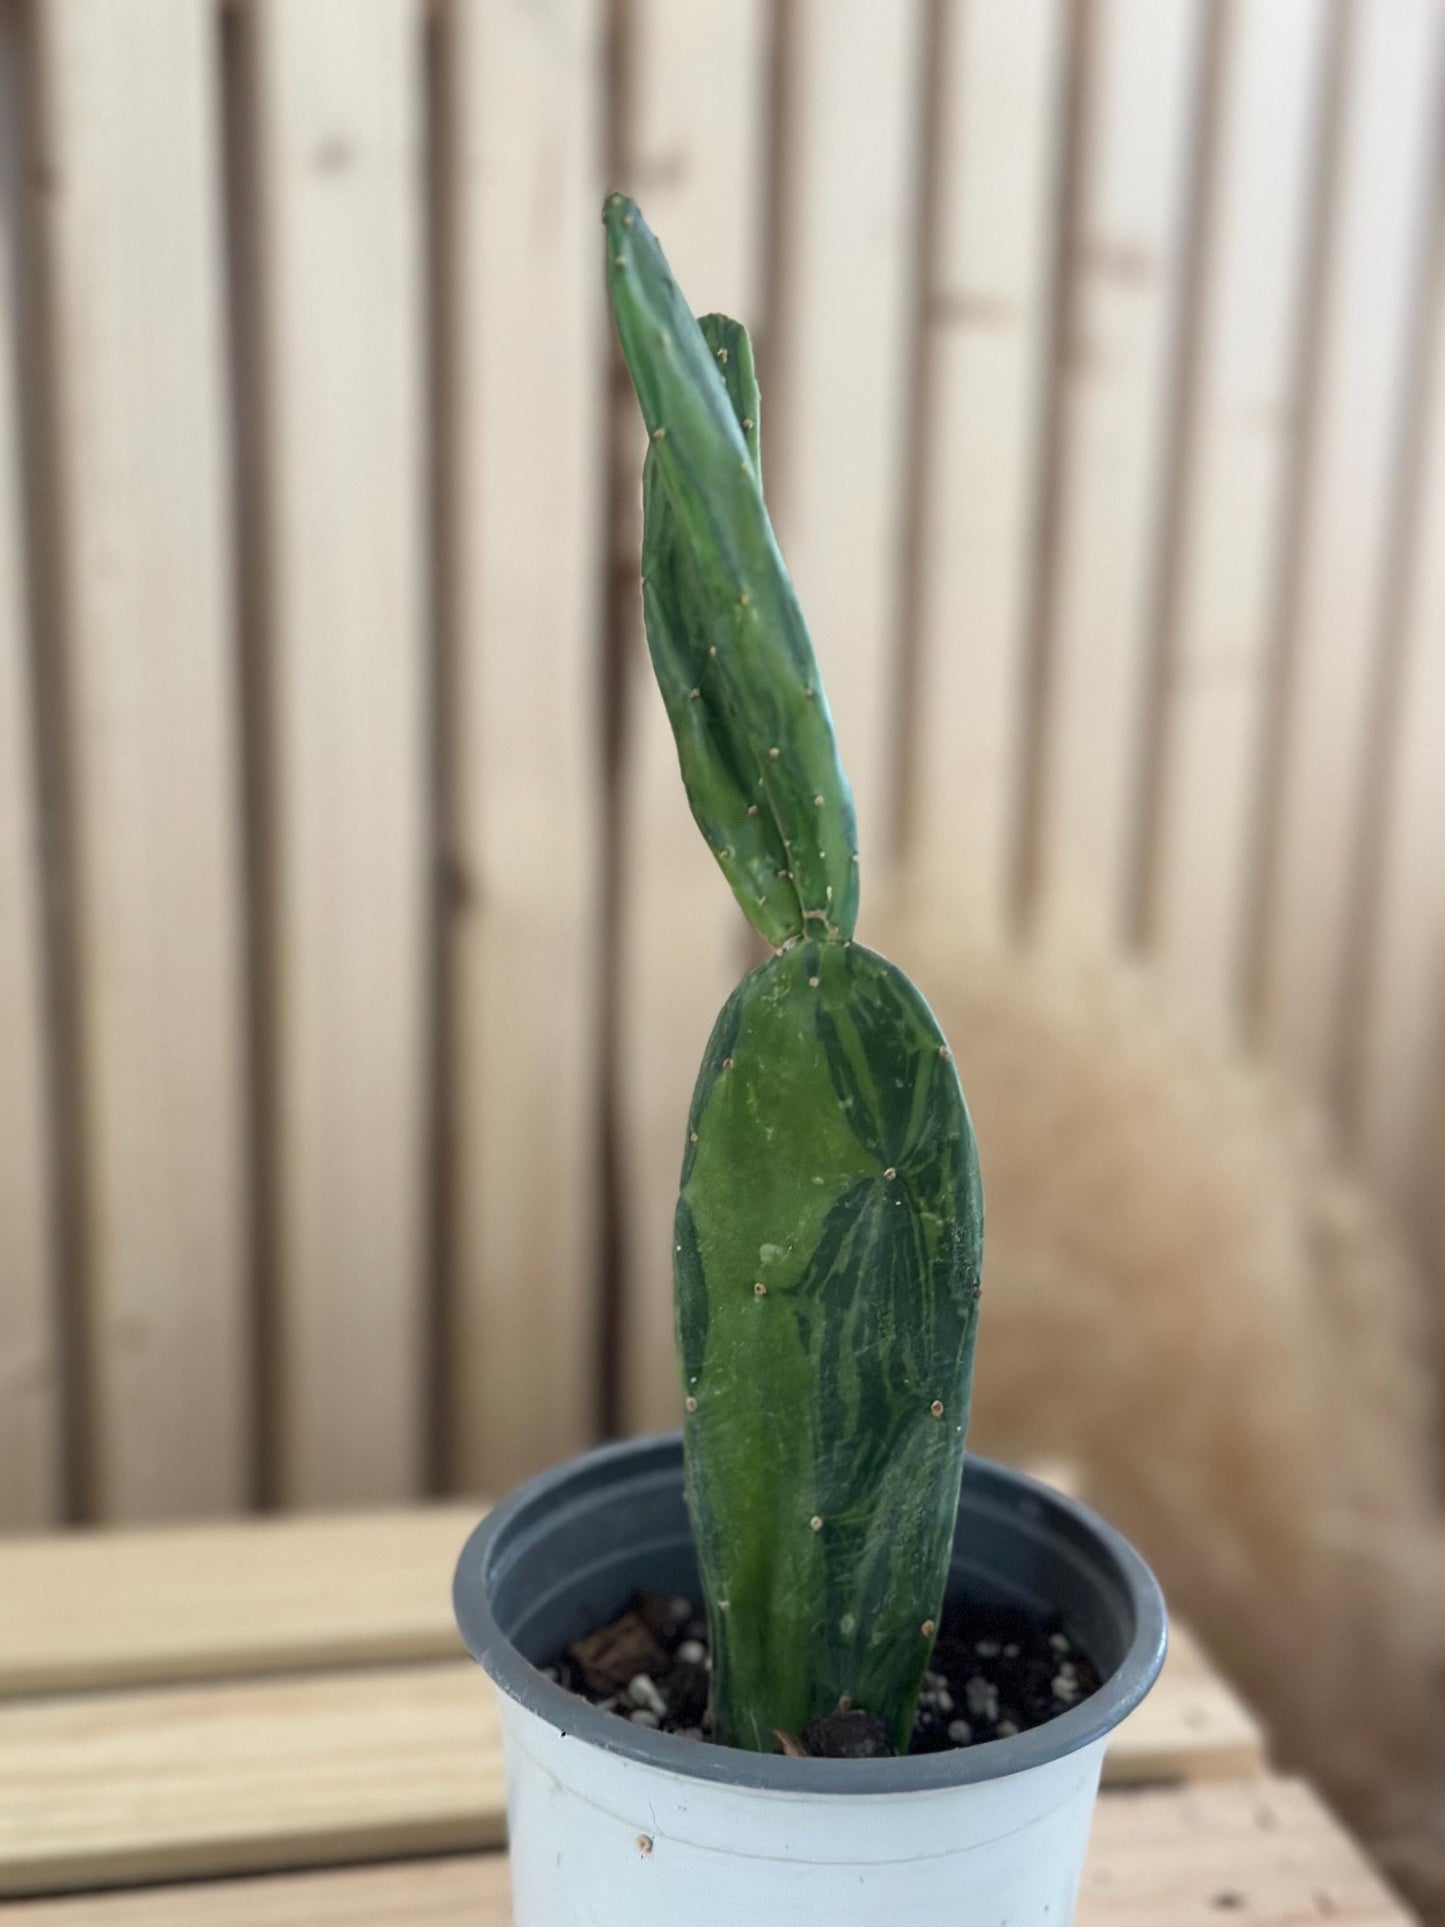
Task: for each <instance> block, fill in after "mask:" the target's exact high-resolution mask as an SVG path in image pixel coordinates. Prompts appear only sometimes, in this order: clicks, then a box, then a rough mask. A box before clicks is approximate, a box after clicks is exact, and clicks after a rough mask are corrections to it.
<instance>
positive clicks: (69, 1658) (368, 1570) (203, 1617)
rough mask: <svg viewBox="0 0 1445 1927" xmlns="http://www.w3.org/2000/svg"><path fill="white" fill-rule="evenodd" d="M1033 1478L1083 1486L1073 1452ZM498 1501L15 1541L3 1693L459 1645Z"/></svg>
mask: <svg viewBox="0 0 1445 1927" xmlns="http://www.w3.org/2000/svg"><path fill="white" fill-rule="evenodd" d="M1033 1476H1034V1477H1036V1478H1040V1479H1044V1480H1045V1481H1046V1482H1047V1483H1049V1484H1052V1485H1056V1486H1058V1487H1060V1488H1062V1489H1063V1490H1065V1491H1068V1490H1070V1489H1071V1487H1072V1483H1073V1481H1072V1468H1071V1467H1068V1466H1063V1465H1056V1466H1052V1467H1047V1468H1045V1467H1035V1468H1033ZM486 1511H487V1505H486V1502H485V1501H484V1500H481V1499H458V1500H454V1501H450V1502H448V1503H445V1504H436V1505H425V1506H407V1507H405V1508H402V1509H400V1510H397V1511H387V1512H346V1513H292V1514H286V1515H282V1516H272V1517H267V1518H252V1519H246V1520H238V1521H234V1522H230V1521H218V1522H215V1523H212V1524H207V1525H190V1526H185V1527H170V1526H162V1527H159V1528H156V1529H152V1530H148V1531H133V1530H132V1531H127V1532H111V1531H88V1530H82V1531H72V1532H64V1533H56V1532H47V1533H39V1534H34V1535H24V1536H19V1535H17V1536H16V1537H14V1538H12V1539H9V1540H0V1699H6V1698H14V1697H15V1696H17V1695H20V1694H35V1693H46V1692H71V1693H73V1692H82V1691H86V1690H93V1689H95V1688H97V1687H111V1686H130V1685H156V1686H158V1685H164V1684H166V1683H168V1682H170V1681H173V1680H184V1679H220V1678H225V1677H228V1676H235V1675H238V1674H243V1673H253V1674H254V1673H274V1672H290V1671H296V1670H299V1669H304V1668H319V1667H325V1666H349V1665H357V1664H364V1663H371V1664H376V1665H379V1664H382V1663H384V1662H387V1661H394V1660H404V1659H442V1658H451V1657H453V1656H455V1655H456V1654H458V1653H459V1652H460V1651H461V1641H460V1638H459V1636H458V1633H457V1630H456V1627H455V1624H454V1622H453V1619H452V1610H451V1579H452V1571H453V1568H454V1567H455V1565H456V1561H457V1556H458V1554H459V1552H460V1551H461V1547H462V1543H463V1541H464V1540H465V1538H466V1537H467V1534H468V1533H469V1532H470V1531H471V1529H472V1527H473V1526H474V1525H476V1523H477V1522H478V1521H479V1520H480V1519H481V1518H482V1516H483V1514H484V1513H485V1512H486ZM1178 1660H1179V1655H1178V1654H1176V1655H1175V1663H1176V1664H1177V1663H1178Z"/></svg>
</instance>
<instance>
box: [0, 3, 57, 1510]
mask: <svg viewBox="0 0 1445 1927" xmlns="http://www.w3.org/2000/svg"><path fill="white" fill-rule="evenodd" d="M18 28H19V16H18V14H17V13H16V11H15V9H14V8H13V7H12V8H6V9H5V11H4V12H3V13H0V1038H3V1039H4V1044H3V1047H0V1225H3V1226H4V1227H5V1230H4V1236H3V1239H0V1530H3V1529H4V1528H6V1527H15V1526H32V1525H39V1524H41V1523H42V1522H43V1521H45V1520H47V1519H53V1518H55V1516H56V1515H57V1513H58V1512H59V1509H60V1504H61V1485H62V1481H61V1459H60V1387H59V1382H58V1381H59V1361H58V1358H57V1355H56V1339H57V1333H56V1307H55V1296H54V1293H55V1283H56V1272H55V1256H56V1254H55V1251H54V1248H53V1243H52V1236H51V1231H52V1226H51V1217H50V1163H51V1161H50V1145H49V1128H50V1105H49V1096H50V1093H49V1090H48V1087H47V1076H46V1072H47V1064H46V1050H45V1038H46V1023H45V1016H46V1012H45V999H44V996H43V992H42V970H43V959H42V950H41V885H42V879H41V845H40V823H39V810H40V803H39V791H38V787H37V785H38V777H39V772H38V770H37V768H36V762H37V758H36V755H35V753H34V717H35V709H34V691H33V687H32V676H31V650H32V644H33V638H32V635H31V628H30V606H29V582H28V579H27V567H26V556H25V547H24V537H25V527H24V514H25V503H24V498H23V493H22V491H23V487H24V478H23V460H24V455H23V450H22V446H21V439H20V437H21V419H22V408H21V393H20V382H21V374H20V365H19V361H18V355H19V351H20V342H19V326H18V314H19V307H20V299H21V279H20V254H21V243H20V236H21V224H22V218H23V201H22V195H21V188H22V180H23V173H22V169H23V155H22V149H21V144H22V130H21V119H20V117H21V85H22V76H21V70H20V62H21V59H22V48H21V45H20V36H19V31H18Z"/></svg>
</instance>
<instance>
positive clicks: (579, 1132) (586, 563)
mask: <svg viewBox="0 0 1445 1927" xmlns="http://www.w3.org/2000/svg"><path fill="white" fill-rule="evenodd" d="M601 11H602V10H601V8H600V6H599V5H598V4H597V0H562V4H558V5H554V6H548V7H538V6H533V5H526V4H520V0H503V4H499V5H493V4H491V0H460V3H459V4H455V5H452V6H449V7H448V8H447V9H446V10H445V11H444V12H443V14H442V16H441V20H442V26H443V30H444V34H445V40H444V48H445V56H446V59H447V63H448V65H447V79H446V83H445V84H446V86H447V89H448V99H447V113H446V125H447V143H448V144H447V152H446V161H445V165H446V169H447V175H448V179H449V184H450V185H449V193H450V219H451V228H450V233H449V235H448V243H447V245H448V273H447V281H446V286H447V289H448V297H449V311H448V313H447V315H446V317H445V325H446V326H447V328H448V330H449V336H448V341H449V345H448V363H449V367H450V370H451V377H452V380H453V382H454V385H455V392H454V394H453V396H452V398H451V399H452V403H453V408H452V412H451V416H450V426H449V427H448V428H447V430H446V435H447V437H448V446H447V455H448V463H449V466H448V478H449V488H450V495H451V499H450V502H449V504H448V507H447V511H446V512H447V514H448V516H449V518H450V524H449V526H450V530H451V535H450V539H449V543H448V564H449V567H450V569H451V581H450V585H449V588H448V591H447V598H446V600H447V606H448V611H449V618H450V625H451V632H450V634H449V635H448V637H447V641H446V652H447V658H448V668H449V673H450V675H451V677H452V695H451V703H450V708H451V711H452V715H453V718H454V736H453V743H452V761H453V765H454V768H453V777H454V782H453V810H452V822H451V825H450V836H451V845H452V852H453V866H452V867H453V874H454V877H455V879H456V881H457V882H458V884H459V886H460V887H459V889H457V890H455V891H454V892H453V902H452V916H451V927H450V939H451V942H452V945H453V953H452V966H451V974H452V985H453V991H454V1000H453V1009H452V1013H451V1014H452V1018H453V1024H454V1036H453V1048H452V1050H450V1051H449V1053H448V1054H449V1057H450V1058H451V1061H452V1065H453V1069H452V1073H451V1075H452V1076H453V1079H454V1087H453V1092H452V1124H453V1132H454V1136H453V1141H452V1147H451V1157H452V1161H453V1183H452V1186H451V1191H452V1195H453V1204H454V1222H453V1231H452V1238H451V1244H452V1251H453V1258H454V1274H453V1278H452V1281H451V1291H450V1297H451V1304H452V1309H453V1313H454V1317H455V1321H456V1325H455V1331H454V1333H453V1334H452V1336H451V1339H450V1343H449V1358H450V1362H451V1368H452V1383H451V1399H452V1424H451V1429H452V1433H453V1452H452V1463H451V1465H450V1466H449V1468H448V1471H449V1474H450V1476H451V1477H452V1479H454V1480H456V1481H459V1482H460V1483H461V1484H462V1485H463V1486H466V1485H475V1484H477V1483H486V1484H488V1485H490V1486H491V1488H492V1489H493V1490H501V1489H503V1488H504V1487H507V1486H510V1485H511V1484H513V1483H514V1482H515V1481H516V1480H517V1479H518V1478H521V1477H523V1476H525V1475H529V1474H531V1473H533V1472H536V1471H538V1470H540V1469H541V1467H542V1466H543V1465H546V1464H550V1463H551V1462H552V1461H554V1460H555V1459H558V1458H561V1457H564V1456H565V1455H566V1454H567V1453H569V1452H572V1451H575V1450H577V1449H578V1448H579V1447H581V1446H583V1445H585V1444H587V1443H588V1442H590V1440H591V1439H592V1438H593V1437H594V1436H595V1433H594V1427H595V1423H596V1404H597V1393H596V1377H597V1369H598V1364H597V1358H598V1353H597V1342H596V1341H597V1317H598V1284H597V1259H598V1246H597V1205H598V1198H597V1172H596V1168H595V1156H596V1154H595V1139H596V1116H597V1065H598V1037H597V1022H598V1017H599V1009H598V992H597V972H598V955H599V927H598V919H599V914H600V907H599V903H598V888H597V877H598V874H599V866H600V857H601V843H600V839H601V832H602V821H603V819H602V790H601V764H600V724H599V705H600V686H599V674H600V672H599V666H598V657H597V653H596V651H597V643H598V624H597V590H598V583H599V572H598V564H599V554H598V550H597V541H598V536H599V527H598V512H597V511H598V502H597V492H598V484H599V482H600V479H601V470H600V464H601V446H600V440H599V436H600V429H601V409H600V396H599V392H598V391H599V382H600V375H601V348H602V338H601V328H602V321H603V312H604V298H603V292H602V278H601V277H602V265H601V264H602V242H601V229H600V227H599V225H598V215H599V213H600V210H601V205H602V192H603V181H602V174H601V152H600V139H601V67H600V63H601V30H602V19H601Z"/></svg>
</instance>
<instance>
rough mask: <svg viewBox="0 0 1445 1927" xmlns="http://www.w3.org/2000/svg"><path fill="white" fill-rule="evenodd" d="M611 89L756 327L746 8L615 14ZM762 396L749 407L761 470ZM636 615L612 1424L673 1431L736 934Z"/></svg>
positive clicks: (703, 265)
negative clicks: (712, 1049) (676, 1279)
mask: <svg viewBox="0 0 1445 1927" xmlns="http://www.w3.org/2000/svg"><path fill="white" fill-rule="evenodd" d="M629 23H630V24H629V32H628V37H627V41H626V51H627V55H628V58H629V60H630V63H631V69H632V71H631V73H630V75H629V77H628V80H627V83H626V87H625V92H626V95H627V98H628V99H629V100H630V102H631V115H630V120H629V125H628V130H627V137H626V138H627V147H628V150H629V151H628V155H627V168H626V175H627V178H625V179H624V180H623V182H622V185H623V186H624V187H626V188H628V189H629V191H631V190H632V188H633V185H634V184H635V195H636V198H637V199H638V201H639V205H640V206H641V208H642V211H643V214H644V215H645V217H646V219H647V221H648V224H649V225H650V226H651V227H652V228H653V230H654V232H655V233H656V234H657V236H658V238H659V240H660V241H661V242H662V245H663V247H664V248H665V249H666V250H667V253H668V259H669V260H670V262H671V264H672V267H673V269H674V271H675V273H676V275H677V282H678V286H679V287H680V288H681V289H682V290H683V292H684V294H685V295H686V296H687V298H688V300H689V302H690V303H691V304H692V307H693V309H694V312H696V313H698V314H704V313H707V312H709V311H713V310H720V311H722V312H723V313H725V314H731V315H734V316H736V317H737V318H738V319H740V320H741V321H742V322H743V323H744V324H745V325H746V326H747V327H749V328H750V329H756V327H757V326H758V323H759V320H760V319H761V318H762V316H761V307H760V303H761V299H762V292H763V289H762V270H763V260H762V251H763V205H764V191H765V182H764V180H763V157H764V142H763V108H764V100H763V90H764V85H765V73H764V57H765V51H766V49H765V44H764V29H765V25H766V21H765V9H764V7H763V5H762V4H761V0H747V4H744V5H738V4H736V0H693V3H692V4H690V5H689V6H687V7H677V6H675V5H671V4H669V0H638V4H635V5H633V6H632V7H631V9H630V14H629ZM621 403H622V405H621V414H620V419H619V422H618V428H617V433H618V436H619V439H620V443H621V450H620V456H621V459H622V460H624V461H626V462H628V463H629V464H630V468H629V481H628V486H629V499H628V513H627V514H626V515H625V516H624V517H622V518H621V521H622V527H621V529H620V530H619V539H620V540H621V541H624V542H626V543H627V544H628V550H627V553H626V555H625V557H624V556H623V555H622V554H619V556H618V559H617V566H618V569H619V573H620V572H621V571H622V570H623V569H624V568H625V569H626V570H627V571H628V573H629V575H630V577H632V578H635V577H636V576H637V574H638V542H639V539H640V535H639V528H638V521H637V516H636V514H635V512H634V511H635V507H636V504H635V502H633V501H632V500H631V497H633V496H635V497H636V498H637V500H638V501H640V490H641V476H642V458H643V453H644V450H645V446H646V442H645V437H644V434H643V430H642V424H641V420H640V417H639V416H638V413H637V405H636V402H635V401H634V399H633V396H632V393H631V391H630V389H629V390H628V392H627V393H626V394H625V395H624V396H623V397H622V398H621ZM769 425H770V418H769V413H768V397H767V396H766V395H765V396H764V397H763V417H762V436H763V469H764V475H765V476H766V473H767V463H768V443H767V437H768V431H769ZM640 616H641V610H640V604H639V607H638V615H637V621H636V624H635V628H636V633H635V635H634V636H633V637H632V638H631V644H630V648H629V652H628V658H627V661H626V664H625V666H624V668H623V670H622V673H623V674H624V675H625V676H626V677H627V679H628V690H627V701H626V704H625V719H626V723H625V726H626V732H627V734H626V741H625V743H624V746H623V753H622V756H621V758H620V764H619V776H620V782H621V785H622V795H621V799H620V809H621V818H622V824H623V837H624V849H623V858H622V867H623V878H624V890H623V895H622V899H621V901H620V903H619V905H618V917H619V942H620V949H621V971H620V978H619V983H620V991H619V1001H618V1010H617V1025H618V1043H617V1051H618V1066H619V1069H618V1107H619V1123H620V1131H619V1147H618V1148H619V1160H620V1178H621V1184H622V1198H621V1204H620V1211H619V1215H620V1219H621V1225H622V1235H623V1248H622V1267H621V1270H622V1277H623V1280H624V1294H625V1298H624V1305H623V1317H622V1337H623V1351H622V1387H621V1409H622V1419H623V1424H624V1425H625V1426H626V1427H627V1429H629V1430H632V1431H656V1430H659V1429H661V1428H663V1427H666V1426H673V1425H677V1424H679V1423H680V1422H681V1417H682V1394H681V1390H680V1387H679V1382H678V1371H677V1362H676V1356H675V1350H674V1344H673V1322H672V1245H673V1238H672V1218H673V1212H674V1210H675V1208H676V1204H677V1178H678V1171H679V1169H680V1167H681V1164H682V1148H683V1138H684V1133H685V1130H686V1125H687V1113H688V1104H689V1101H690V1099H691V1096H692V1086H693V1079H694V1078H695V1077H696V1075H697V1070H698V1065H699V1064H700V1063H701V1061H702V1053H703V1046H704V1045H705V1044H706V1042H707V1039H708V1034H709V1032H710V1031H711V1029H712V1026H713V1021H714V1019H715V1018H716V1016H717V1014H718V1011H719V1010H720V1009H721V1008H722V1005H723V1003H724V1002H725V1000H726V999H727V997H728V995H729V993H730V992H731V990H732V988H733V986H734V984H735V983H736V982H737V980H738V978H739V977H740V976H741V975H742V970H743V962H744V955H745V945H746V939H747V932H746V926H745V924H744V922H743V919H742V918H741V917H740V915H739V914H738V909H737V906H736V904H735V903H734V901H733V898H732V894H731V892H730V891H729V889H728V886H727V882H726V880H725V879H724V877H723V875H722V873H721V872H720V871H719V869H718V867H717V864H716V862H715V861H714V859H713V856H712V853H711V852H710V851H709V849H708V847H707V845H706V843H705V842H704V841H703V838H702V836H701V835H700V834H699V832H698V828H697V825H696V824H695V823H694V821H693V818H692V812H691V811H690V809H689V808H688V805H687V798H686V796H685V794H684V791H683V787H682V781H681V778H680V776H679V774H678V766H677V750H676V747H675V745H674V743H673V738H672V731H671V729H670V728H669V726H668V722H667V715H666V711H665V710H664V708H663V705H662V698H661V696H660V694H659V692H658V689H657V685H656V683H655V681H654V678H653V674H652V667H651V664H650V662H649V660H648V656H647V650H646V646H645V644H644V641H643V636H642V627H641V619H640Z"/></svg>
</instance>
